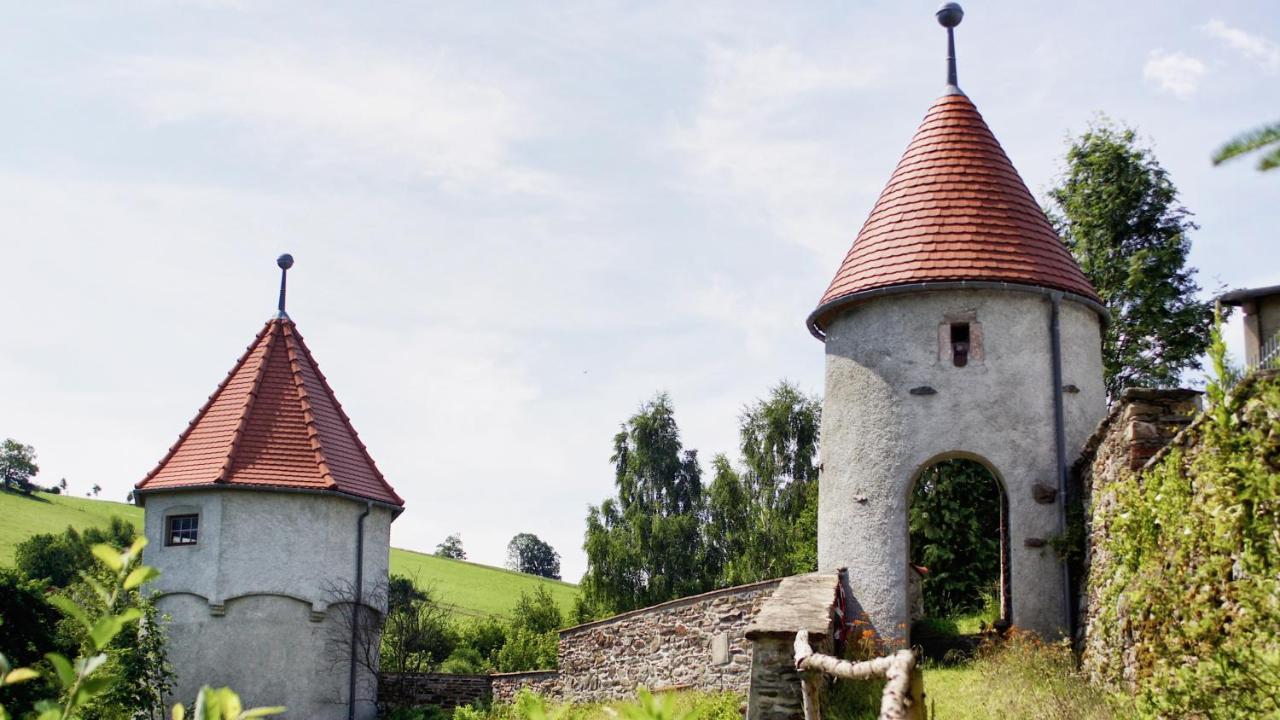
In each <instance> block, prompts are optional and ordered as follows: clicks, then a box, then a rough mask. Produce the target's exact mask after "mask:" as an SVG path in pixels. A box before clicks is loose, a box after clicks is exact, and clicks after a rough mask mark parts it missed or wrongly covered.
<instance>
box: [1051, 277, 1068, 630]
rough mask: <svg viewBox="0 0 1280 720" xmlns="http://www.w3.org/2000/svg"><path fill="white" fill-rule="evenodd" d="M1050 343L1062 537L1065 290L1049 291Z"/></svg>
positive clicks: (1065, 569) (1065, 570)
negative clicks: (1063, 301)
mask: <svg viewBox="0 0 1280 720" xmlns="http://www.w3.org/2000/svg"><path fill="white" fill-rule="evenodd" d="M1049 303H1050V308H1051V309H1050V313H1049V346H1050V350H1051V352H1050V355H1051V356H1052V358H1053V441H1054V446H1055V447H1054V449H1055V451H1056V456H1057V470H1058V537H1059V538H1062V537H1064V536H1065V534H1066V532H1067V499H1068V498H1067V421H1066V411H1065V410H1064V408H1063V398H1062V322H1061V314H1062V293H1061V292H1057V291H1051V292H1050V293H1049ZM1061 565H1062V627H1063V630H1064V631H1065V632H1066V633H1067V636H1068V637H1070V636H1071V631H1072V624H1073V623H1072V617H1071V569H1070V568H1069V567H1067V563H1066V561H1065V560H1063V561H1062V562H1061Z"/></svg>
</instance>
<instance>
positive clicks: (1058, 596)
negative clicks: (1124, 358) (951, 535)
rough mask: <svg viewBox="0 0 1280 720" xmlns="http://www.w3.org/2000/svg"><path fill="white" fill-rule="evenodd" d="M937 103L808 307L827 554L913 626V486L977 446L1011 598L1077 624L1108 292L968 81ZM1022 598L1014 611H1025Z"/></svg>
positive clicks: (1048, 617)
mask: <svg viewBox="0 0 1280 720" xmlns="http://www.w3.org/2000/svg"><path fill="white" fill-rule="evenodd" d="M962 16H963V12H962V11H961V9H960V7H959V6H958V5H956V4H955V3H947V4H946V5H944V6H943V7H942V9H940V10H939V11H938V20H939V22H940V23H941V24H942V25H943V26H944V27H946V28H947V34H948V47H949V56H948V68H947V74H948V77H947V80H948V82H947V87H946V90H945V93H944V94H943V96H942V97H941V98H939V99H938V100H937V101H936V102H935V103H934V104H933V107H931V108H930V109H929V111H928V113H927V114H926V115H925V118H924V122H923V123H922V124H921V125H920V128H919V129H918V130H917V131H916V134H915V137H914V138H913V139H912V141H911V144H910V145H909V146H908V147H907V151H906V153H905V154H904V155H903V156H902V159H901V160H900V161H899V163H898V167H897V169H896V170H894V172H893V175H892V177H890V179H889V184H888V185H887V186H886V187H885V189H884V191H883V193H882V194H881V195H880V198H879V200H877V201H876V204H875V207H874V208H873V209H872V211H871V215H870V217H869V218H868V219H867V221H866V224H865V225H863V227H862V230H861V231H860V232H859V233H858V236H857V239H856V240H854V243H853V246H852V247H851V248H850V250H849V253H848V254H847V255H846V257H845V259H844V262H843V263H842V264H841V265H840V269H839V270H838V271H837V272H836V275H835V279H834V280H832V281H831V285H830V287H828V288H827V291H826V294H824V295H823V296H822V300H821V302H820V303H819V304H818V307H817V309H815V310H814V311H813V313H812V314H811V315H810V316H809V319H808V326H809V329H810V331H811V332H812V333H813V334H814V335H815V336H816V337H817V338H818V339H820V340H822V341H823V342H824V343H825V345H826V357H827V364H826V394H825V400H824V405H823V415H822V475H821V480H820V482H819V511H818V563H819V566H820V568H821V569H824V570H829V569H834V568H839V567H847V568H848V577H849V583H850V588H849V589H850V591H851V596H852V599H853V600H852V601H853V603H855V607H854V608H852V609H853V610H854V611H855V612H863V613H865V614H866V616H867V619H868V620H869V621H870V622H871V624H872V627H873V628H874V629H875V631H876V632H877V633H879V634H880V636H881V637H882V638H885V639H887V640H904V639H906V637H907V635H908V632H909V622H910V617H909V608H908V584H909V577H908V573H909V572H910V571H909V568H908V563H907V558H908V552H909V545H908V543H909V540H908V528H907V517H908V505H909V502H910V499H911V494H912V489H913V486H914V484H915V483H916V481H917V479H918V478H919V477H920V474H921V473H922V472H923V471H924V470H925V469H927V468H928V467H930V466H931V465H933V464H934V463H936V462H939V461H941V460H945V459H951V458H968V459H972V460H976V461H978V462H980V463H982V464H983V465H985V466H986V467H987V469H989V470H990V471H991V473H992V475H993V476H994V477H995V478H996V480H997V482H998V483H999V484H1000V485H1001V489H1002V491H1003V494H1004V504H1005V506H1006V507H1005V508H1004V509H1003V510H1002V511H1001V510H995V511H994V512H1002V515H1003V517H1002V523H1001V524H1002V526H1003V528H1004V531H1003V532H1002V535H1003V542H1002V553H1001V555H1002V557H1003V560H1002V566H1003V567H1002V568H1001V576H1002V583H1001V586H1002V595H1003V596H1004V597H1003V598H1002V600H1003V602H1002V605H1003V606H1004V608H1005V612H1006V619H1008V620H1010V621H1012V622H1013V623H1014V625H1016V626H1018V627H1022V628H1026V629H1031V630H1035V631H1038V632H1041V633H1043V634H1048V635H1053V634H1057V633H1060V632H1063V631H1064V630H1065V629H1066V628H1067V627H1069V619H1068V608H1069V605H1070V603H1069V602H1068V598H1067V593H1068V588H1067V582H1066V569H1065V565H1064V564H1063V563H1062V562H1061V561H1060V560H1059V558H1058V557H1057V556H1056V555H1055V553H1054V552H1053V550H1052V549H1051V547H1050V546H1049V544H1048V542H1047V541H1048V540H1049V539H1051V538H1052V537H1053V536H1055V535H1057V534H1059V533H1061V532H1062V529H1063V527H1064V522H1065V520H1064V511H1063V508H1064V499H1065V494H1066V489H1067V475H1066V469H1067V467H1068V465H1069V463H1071V462H1072V461H1073V460H1074V459H1075V458H1076V457H1077V456H1078V454H1079V451H1080V449H1081V446H1082V445H1083V443H1084V442H1085V440H1086V438H1087V437H1088V435H1089V433H1090V432H1091V431H1092V430H1093V429H1094V427H1095V426H1096V425H1097V423H1098V422H1099V421H1100V420H1101V418H1102V417H1103V415H1104V413H1105V411H1106V396H1105V391H1104V388H1103V371H1102V350H1101V347H1102V344H1101V326H1102V323H1103V322H1105V316H1106V311H1105V309H1104V308H1103V307H1102V305H1101V304H1100V302H1099V299H1098V295H1097V293H1096V292H1095V291H1094V289H1093V287H1092V286H1091V285H1090V283H1089V281H1088V280H1087V279H1086V278H1085V276H1084V274H1083V273H1082V272H1081V270H1080V268H1079V267H1078V266H1077V265H1076V263H1075V261H1074V260H1073V258H1072V257H1071V255H1070V253H1069V252H1068V251H1067V249H1066V247H1065V246H1064V245H1063V244H1062V242H1061V240H1060V239H1059V238H1058V236H1057V234H1056V233H1055V232H1054V230H1053V227H1052V226H1051V225H1050V223H1049V221H1048V219H1047V218H1046V217H1045V215H1044V213H1043V212H1042V211H1041V209H1040V206H1039V205H1038V204H1037V203H1036V200H1035V198H1033V197H1032V195H1031V193H1030V192H1029V191H1028V190H1027V188H1026V185H1024V184H1023V182H1022V179H1021V178H1020V177H1019V176H1018V173H1017V171H1016V170H1014V168H1013V165H1012V163H1010V162H1009V158H1008V157H1007V156H1006V155H1005V153H1004V150H1003V149H1001V147H1000V144H999V143H998V142H997V141H996V139H995V137H994V136H993V135H992V134H991V130H990V129H988V128H987V125H986V123H985V122H984V121H983V119H982V116H981V115H979V114H978V110H977V108H976V107H975V106H974V104H973V102H972V101H971V100H970V99H969V98H968V96H966V95H965V94H964V92H962V91H961V90H960V88H959V86H958V83H957V80H956V68H955V49H954V48H955V41H954V34H953V33H954V28H955V27H956V25H958V24H959V22H960V19H961V17H962ZM1010 615H1011V617H1010Z"/></svg>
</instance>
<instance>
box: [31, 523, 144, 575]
mask: <svg viewBox="0 0 1280 720" xmlns="http://www.w3.org/2000/svg"><path fill="white" fill-rule="evenodd" d="M136 534H137V532H136V530H135V529H134V527H133V524H132V523H130V522H129V521H127V520H125V519H123V518H119V517H115V516H112V518H111V520H110V521H109V523H108V525H107V527H105V528H99V527H90V528H87V529H85V530H84V531H83V532H80V531H77V530H76V529H75V528H74V527H68V528H67V529H66V530H65V531H63V532H62V533H61V534H58V535H53V534H49V533H41V534H39V535H33V536H31V537H30V538H28V539H26V540H24V541H23V542H20V543H18V546H17V547H16V548H14V552H13V555H14V564H15V565H17V567H18V570H20V571H21V572H22V574H24V575H26V576H27V577H29V578H31V579H33V580H43V581H45V582H47V583H48V584H49V585H52V586H53V587H59V588H62V587H67V586H68V585H70V584H71V583H73V582H74V581H75V580H76V579H77V578H79V577H80V576H81V575H82V574H83V573H85V572H87V571H89V570H92V569H93V568H94V566H95V562H94V558H93V552H92V550H91V548H92V547H93V546H94V545H100V544H105V545H110V546H111V547H114V548H116V549H117V550H123V549H124V548H127V547H129V546H130V545H131V544H132V543H133V539H134V537H135V536H136Z"/></svg>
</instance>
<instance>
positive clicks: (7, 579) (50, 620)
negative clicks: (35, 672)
mask: <svg viewBox="0 0 1280 720" xmlns="http://www.w3.org/2000/svg"><path fill="white" fill-rule="evenodd" d="M44 589H45V585H44V584H43V583H40V582H37V581H34V580H30V579H28V578H26V577H24V576H23V575H22V574H21V573H19V572H17V571H16V570H13V569H4V570H0V655H2V656H4V657H7V658H8V659H9V661H10V662H12V663H13V664H15V665H18V666H23V665H35V664H37V663H39V662H40V660H41V659H42V658H43V657H44V654H45V653H46V652H58V653H62V654H64V655H66V654H69V653H72V652H74V650H75V645H74V644H73V643H71V642H68V641H67V640H66V639H64V638H62V637H60V636H59V634H58V621H59V620H60V619H61V618H62V615H61V613H59V612H58V611H57V610H56V609H55V608H54V607H53V606H52V605H50V604H49V603H48V602H47V601H46V600H45V596H44ZM56 691H57V686H56V685H54V684H53V680H52V678H50V677H47V676H41V677H39V678H33V679H31V680H29V681H27V682H24V683H21V684H16V685H13V686H12V687H7V688H5V689H4V690H0V703H3V704H7V705H9V706H10V707H31V706H32V705H33V704H34V703H35V702H36V700H38V699H40V698H45V697H49V696H51V695H53V694H54V693H55V692H56Z"/></svg>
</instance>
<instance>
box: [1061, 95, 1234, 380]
mask: <svg viewBox="0 0 1280 720" xmlns="http://www.w3.org/2000/svg"><path fill="white" fill-rule="evenodd" d="M1049 198H1050V200H1051V201H1052V204H1053V206H1052V208H1051V209H1050V217H1051V218H1052V219H1053V221H1054V224H1055V225H1056V226H1057V229H1058V232H1059V234H1060V235H1061V236H1062V239H1063V241H1064V242H1065V243H1066V244H1067V247H1068V248H1070V250H1071V253H1072V254H1073V255H1075V258H1076V260H1077V261H1078V262H1079V263H1080V267H1081V268H1082V269H1083V270H1084V272H1085V275H1087V276H1088V277H1089V280H1090V281H1091V282H1092V283H1093V286H1094V288H1095V289H1097V291H1098V295H1099V296H1100V297H1101V298H1102V301H1103V303H1104V304H1105V305H1106V307H1107V309H1108V310H1109V311H1110V313H1111V323H1110V324H1109V325H1108V326H1107V328H1106V330H1105V331H1104V336H1103V343H1102V356H1103V365H1104V369H1105V373H1106V378H1105V381H1106V388H1107V394H1108V396H1110V397H1115V396H1116V395H1117V394H1118V393H1119V392H1120V391H1121V390H1122V389H1124V388H1126V387H1130V386H1155V387H1168V386H1171V385H1176V384H1178V382H1179V378H1180V377H1181V375H1182V373H1183V371H1185V370H1194V369H1198V368H1199V367H1200V356H1201V355H1202V354H1203V353H1204V351H1205V348H1206V347H1207V346H1208V342H1209V329H1210V326H1211V324H1212V320H1213V307H1212V303H1210V302H1208V301H1202V300H1197V299H1196V294H1197V293H1198V292H1199V291H1200V287H1199V286H1198V285H1197V284H1196V282H1195V274H1196V271H1195V268H1192V267H1188V265H1187V255H1188V253H1189V252H1190V250H1191V240H1190V238H1189V237H1188V233H1189V232H1190V231H1192V230H1194V229H1196V227H1197V226H1196V224H1195V223H1194V222H1192V221H1191V213H1190V212H1189V211H1188V210H1187V209H1186V208H1185V207H1183V206H1182V205H1180V204H1179V203H1178V190H1177V188H1175V187H1174V185H1173V182H1172V181H1171V180H1170V179H1169V173H1168V172H1167V171H1166V170H1165V169H1164V168H1163V167H1161V166H1160V163H1159V162H1157V160H1156V157H1155V154H1154V153H1153V152H1152V151H1151V149H1150V148H1147V147H1143V146H1141V145H1139V144H1138V140H1137V135H1136V133H1135V132H1134V130H1133V129H1132V128H1128V127H1120V126H1116V125H1115V124H1113V123H1111V122H1109V121H1105V120H1104V121H1102V122H1100V123H1098V124H1096V125H1093V126H1091V127H1090V128H1089V129H1088V130H1087V131H1086V132H1085V133H1084V134H1083V135H1081V136H1080V137H1078V138H1076V139H1075V140H1073V141H1072V143H1071V146H1070V147H1069V148H1068V150H1067V155H1066V164H1065V167H1064V168H1063V172H1062V177H1061V178H1060V179H1059V181H1058V184H1057V185H1056V186H1055V187H1053V188H1052V189H1051V190H1050V191H1049Z"/></svg>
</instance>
